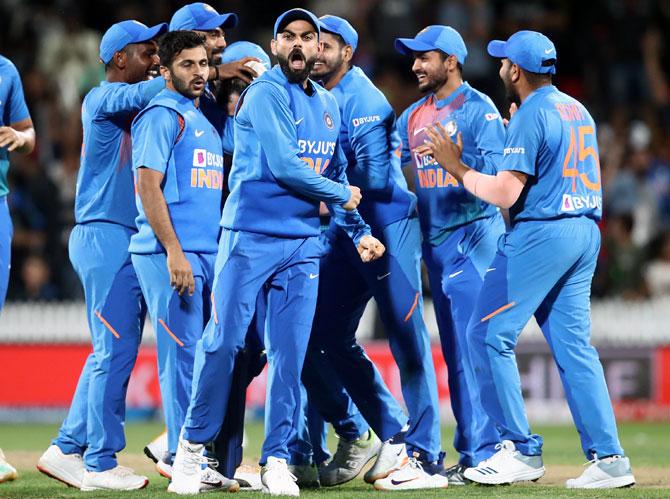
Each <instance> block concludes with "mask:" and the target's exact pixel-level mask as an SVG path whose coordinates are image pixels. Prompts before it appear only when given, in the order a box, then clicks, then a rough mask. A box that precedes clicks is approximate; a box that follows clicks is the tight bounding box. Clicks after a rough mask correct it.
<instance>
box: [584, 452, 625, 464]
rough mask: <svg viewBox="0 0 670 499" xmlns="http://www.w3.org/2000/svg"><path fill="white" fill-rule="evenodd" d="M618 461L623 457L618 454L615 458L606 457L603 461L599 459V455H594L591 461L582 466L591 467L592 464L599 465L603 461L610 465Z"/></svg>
mask: <svg viewBox="0 0 670 499" xmlns="http://www.w3.org/2000/svg"><path fill="white" fill-rule="evenodd" d="M617 459H621V456H620V455H618V454H615V455H613V456H607V457H604V458H602V459H600V458H599V457H598V454H594V455H593V459H591V460H589V461H586V462H585V463H584V464H582V466H590V465H592V464H598V463H599V462H601V461H602V462H604V463H608V464H609V463H612V462H614V461H616V460H617Z"/></svg>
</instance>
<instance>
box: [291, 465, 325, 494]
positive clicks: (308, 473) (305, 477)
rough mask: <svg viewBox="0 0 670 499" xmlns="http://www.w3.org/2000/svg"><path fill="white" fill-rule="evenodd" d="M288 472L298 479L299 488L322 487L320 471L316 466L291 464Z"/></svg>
mask: <svg viewBox="0 0 670 499" xmlns="http://www.w3.org/2000/svg"><path fill="white" fill-rule="evenodd" d="M288 470H289V472H290V473H291V474H292V475H293V476H294V477H295V478H296V483H297V484H298V487H299V488H306V489H318V488H319V487H321V482H320V481H319V470H318V469H317V468H316V466H315V465H314V464H289V465H288Z"/></svg>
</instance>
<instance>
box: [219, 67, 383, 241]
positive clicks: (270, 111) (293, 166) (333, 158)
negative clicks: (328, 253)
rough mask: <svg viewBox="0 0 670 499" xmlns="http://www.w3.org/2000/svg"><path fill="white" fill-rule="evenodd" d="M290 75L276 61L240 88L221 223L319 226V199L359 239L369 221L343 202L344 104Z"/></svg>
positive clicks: (262, 229)
mask: <svg viewBox="0 0 670 499" xmlns="http://www.w3.org/2000/svg"><path fill="white" fill-rule="evenodd" d="M308 85H309V86H310V89H311V95H308V94H307V93H305V90H304V89H303V87H302V85H300V84H297V83H290V82H289V81H288V80H287V78H286V76H284V73H283V72H282V70H281V68H280V67H279V66H278V65H277V66H275V67H274V68H272V69H271V70H270V71H266V72H265V73H264V74H263V75H262V76H260V77H259V78H256V79H255V80H254V81H253V83H252V84H251V85H250V86H249V87H247V89H245V91H244V92H243V93H242V95H241V96H240V100H239V102H238V105H237V110H236V113H235V118H234V122H235V129H234V142H235V152H234V154H233V166H232V169H231V172H230V177H229V181H228V185H229V188H230V195H229V196H228V199H227V200H226V205H225V207H224V209H223V216H222V218H221V225H222V226H223V227H225V228H227V229H232V230H244V231H249V232H258V233H261V234H267V235H271V236H280V237H295V238H302V237H311V236H318V235H319V234H320V223H319V202H320V201H324V202H326V203H328V204H329V207H330V209H331V210H332V211H333V213H334V219H335V221H336V223H338V225H340V226H341V227H342V228H343V229H345V230H346V231H347V233H348V234H349V235H350V236H351V237H352V239H354V241H355V242H357V241H358V240H359V239H360V238H361V237H362V236H363V235H366V234H369V233H370V229H369V227H368V226H367V225H366V224H365V223H364V222H363V221H362V219H361V217H360V215H359V214H358V212H357V211H353V212H346V211H345V210H344V209H343V208H342V207H341V204H343V203H345V202H347V201H348V200H349V197H350V193H349V189H348V188H347V187H346V185H347V180H346V175H345V170H346V167H347V162H346V158H345V157H344V153H343V152H342V149H341V148H340V146H339V145H338V135H339V131H340V112H339V110H338V108H337V102H336V101H335V98H334V97H333V96H332V94H331V93H330V92H328V91H327V90H326V89H324V88H323V87H321V86H320V85H318V84H316V83H314V82H312V81H311V80H310V81H308Z"/></svg>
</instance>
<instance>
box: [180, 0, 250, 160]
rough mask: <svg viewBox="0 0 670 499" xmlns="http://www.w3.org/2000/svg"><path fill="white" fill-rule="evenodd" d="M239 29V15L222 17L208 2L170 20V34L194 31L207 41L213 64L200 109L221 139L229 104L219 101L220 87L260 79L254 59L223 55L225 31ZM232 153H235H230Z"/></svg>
mask: <svg viewBox="0 0 670 499" xmlns="http://www.w3.org/2000/svg"><path fill="white" fill-rule="evenodd" d="M235 26H237V15H236V14H233V13H225V14H219V13H218V12H217V11H216V10H215V9H214V8H213V7H211V6H210V5H208V4H206V3H202V2H196V3H190V4H187V5H184V6H183V7H181V8H180V9H179V10H177V11H176V12H175V13H174V15H173V16H172V19H170V31H177V30H190V31H194V32H195V33H197V34H199V35H201V36H202V37H203V38H204V40H205V48H206V49H207V60H208V62H209V66H210V69H209V74H208V77H207V79H208V83H207V86H206V88H205V91H204V92H203V94H202V96H201V97H200V109H201V110H202V112H203V114H204V115H205V116H206V117H207V119H208V120H209V121H210V122H211V123H212V125H214V128H216V130H217V131H218V132H219V134H220V135H221V137H223V136H224V130H225V128H226V123H227V113H226V109H225V103H217V102H216V94H217V88H216V87H217V86H218V84H219V82H220V81H224V80H229V79H231V78H239V79H240V80H242V81H243V82H245V83H247V84H249V83H251V80H252V79H253V78H255V77H256V76H258V74H257V73H256V71H255V70H254V69H253V63H255V62H257V60H256V58H254V57H243V58H241V59H239V60H235V61H228V62H226V63H222V60H221V58H222V54H223V52H224V50H225V48H226V33H225V31H224V30H226V29H229V28H234V27H235ZM226 152H227V153H228V154H232V153H233V151H232V150H230V151H226Z"/></svg>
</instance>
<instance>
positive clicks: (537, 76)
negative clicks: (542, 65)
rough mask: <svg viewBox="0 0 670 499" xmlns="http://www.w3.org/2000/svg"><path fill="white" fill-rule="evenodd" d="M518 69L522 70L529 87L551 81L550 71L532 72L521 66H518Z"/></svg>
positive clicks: (539, 85)
mask: <svg viewBox="0 0 670 499" xmlns="http://www.w3.org/2000/svg"><path fill="white" fill-rule="evenodd" d="M519 69H520V70H521V71H523V74H524V75H525V76H526V80H527V81H528V84H529V85H530V86H531V87H542V86H544V85H547V84H549V83H551V73H532V72H531V71H526V70H525V69H523V68H522V67H521V66H519Z"/></svg>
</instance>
